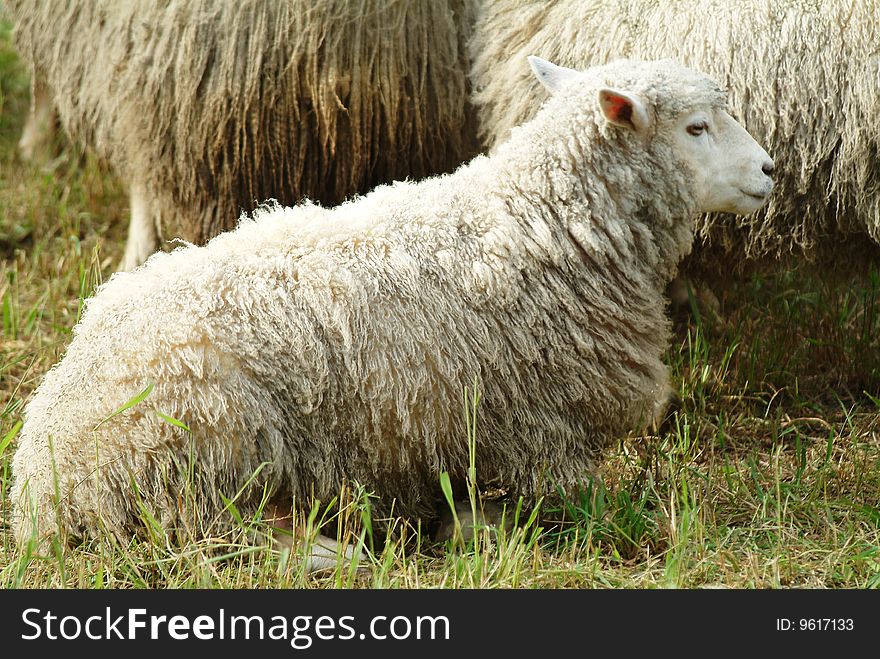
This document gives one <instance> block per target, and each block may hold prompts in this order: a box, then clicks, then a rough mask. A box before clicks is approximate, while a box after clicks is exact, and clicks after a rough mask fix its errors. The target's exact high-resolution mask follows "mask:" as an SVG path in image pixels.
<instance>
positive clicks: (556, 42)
mask: <svg viewBox="0 0 880 659" xmlns="http://www.w3.org/2000/svg"><path fill="white" fill-rule="evenodd" d="M878 44H880V4H878V3H877V2H875V1H873V0H872V1H864V0H849V1H846V2H844V1H839V2H820V1H819V0H766V1H763V2H753V1H752V0H677V1H676V2H666V1H661V0H634V1H631V2H625V3H619V2H614V3H609V2H583V1H582V0H529V1H528V2H523V1H522V0H493V1H492V2H486V3H483V5H482V6H481V9H480V13H479V16H478V20H477V23H476V25H475V28H474V36H473V38H472V41H471V44H470V45H471V54H472V57H473V67H472V70H471V73H472V84H473V85H474V88H475V93H474V100H475V104H476V105H477V106H478V112H479V116H480V132H481V136H482V139H483V141H484V143H485V144H486V145H487V146H491V145H493V144H498V143H501V142H503V141H504V140H505V139H506V137H507V135H508V133H509V132H510V129H511V127H513V126H516V125H518V124H520V123H522V122H524V121H526V120H528V119H529V118H530V117H532V116H534V113H535V109H536V108H537V107H538V105H540V102H541V101H542V100H543V99H544V98H545V96H546V94H545V92H544V90H543V89H541V87H540V85H535V84H534V81H533V80H530V79H529V77H528V76H526V75H523V72H522V71H521V70H520V69H519V68H518V67H517V66H515V64H512V63H513V62H516V60H517V58H519V57H524V56H525V55H527V54H530V53H533V52H538V53H542V54H544V55H546V56H547V57H550V58H552V59H553V60H554V61H558V62H559V63H560V64H564V65H565V66H571V67H576V68H584V67H587V66H591V65H595V64H602V63H604V62H608V61H612V60H615V59H618V58H621V57H632V58H636V59H656V58H666V57H670V58H673V59H676V60H678V61H680V62H682V63H683V64H684V65H686V66H690V67H692V68H695V69H698V70H700V71H705V72H706V73H707V74H709V75H711V76H712V77H714V78H715V79H716V80H718V81H720V82H721V84H722V85H724V86H725V88H727V89H728V92H729V98H730V106H731V107H730V112H731V114H732V115H733V116H734V117H735V118H736V119H737V120H738V121H739V122H740V123H742V125H743V126H744V127H745V128H746V130H748V131H749V132H750V133H751V134H752V135H754V136H755V138H756V139H757V140H758V141H759V142H760V143H761V144H762V145H763V146H764V147H765V148H766V149H767V150H768V151H769V152H770V153H772V154H773V158H774V160H775V161H776V165H777V168H778V175H777V176H776V177H775V178H776V189H775V192H774V194H773V196H772V197H771V198H770V200H769V201H768V203H767V205H766V207H765V208H764V209H763V210H762V211H761V212H759V213H755V214H754V215H751V216H749V218H748V219H745V220H741V221H739V222H735V221H733V220H732V219H731V218H719V217H704V218H700V220H699V224H698V230H697V235H698V237H699V238H701V239H702V240H701V241H700V242H703V243H704V244H703V245H699V246H698V247H697V248H695V254H694V257H696V258H697V260H698V263H697V265H700V266H704V267H705V266H710V268H711V270H714V271H715V272H717V271H719V270H720V272H721V273H722V275H723V276H726V275H728V274H729V272H730V269H731V268H734V267H736V266H737V265H739V264H745V263H747V262H746V261H745V259H744V258H743V256H749V257H752V258H753V259H755V260H754V261H749V263H755V264H757V265H761V264H762V262H763V264H764V265H771V266H772V265H773V262H774V261H775V260H776V259H779V258H783V259H788V258H792V259H801V260H802V259H806V260H812V261H815V262H818V263H820V264H822V266H823V267H825V272H830V271H831V270H835V271H839V270H840V269H841V268H848V267H850V266H863V265H865V264H866V263H871V262H874V263H876V259H877V256H878V254H880V250H878V243H880V156H878V153H880V121H878V119H877V110H878V107H880V50H878ZM841 253H845V254H846V255H847V258H846V259H841V258H840V255H841ZM865 257H867V258H865ZM712 261H714V267H711V266H712ZM829 264H830V265H831V266H832V267H827V266H828V265H829Z"/></svg>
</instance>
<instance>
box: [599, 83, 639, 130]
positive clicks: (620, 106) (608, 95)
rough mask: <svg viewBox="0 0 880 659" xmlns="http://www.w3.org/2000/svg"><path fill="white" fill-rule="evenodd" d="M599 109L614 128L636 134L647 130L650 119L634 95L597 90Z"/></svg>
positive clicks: (607, 89)
mask: <svg viewBox="0 0 880 659" xmlns="http://www.w3.org/2000/svg"><path fill="white" fill-rule="evenodd" d="M599 107H600V108H601V109H602V114H604V115H605V118H606V119H607V120H608V121H610V122H611V123H612V124H614V125H615V126H623V127H624V128H629V129H630V130H634V131H636V132H637V133H641V132H643V131H645V130H647V128H648V125H649V124H650V123H651V119H650V118H649V117H648V111H647V110H646V109H645V106H644V104H643V103H642V101H641V99H639V97H638V96H636V95H635V94H630V93H629V92H624V91H621V90H619V89H611V88H610V87H605V88H604V89H600V90H599Z"/></svg>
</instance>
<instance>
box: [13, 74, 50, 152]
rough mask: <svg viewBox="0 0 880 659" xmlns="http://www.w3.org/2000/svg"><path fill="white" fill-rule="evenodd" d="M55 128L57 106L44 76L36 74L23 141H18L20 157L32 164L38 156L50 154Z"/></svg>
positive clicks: (23, 131)
mask: <svg viewBox="0 0 880 659" xmlns="http://www.w3.org/2000/svg"><path fill="white" fill-rule="evenodd" d="M54 127H55V106H54V105H53V104H52V95H51V94H50V93H49V87H48V86H47V85H46V83H45V81H44V80H43V79H42V76H40V75H38V74H37V73H36V72H34V75H33V78H32V79H31V107H30V111H29V112H28V116H27V120H26V121H25V124H24V129H23V130H22V132H21V139H19V140H18V155H19V157H20V158H21V159H22V160H24V161H25V162H32V161H33V160H34V159H35V157H36V156H37V155H38V154H45V153H47V152H48V148H49V145H50V144H51V142H52V134H53V129H54Z"/></svg>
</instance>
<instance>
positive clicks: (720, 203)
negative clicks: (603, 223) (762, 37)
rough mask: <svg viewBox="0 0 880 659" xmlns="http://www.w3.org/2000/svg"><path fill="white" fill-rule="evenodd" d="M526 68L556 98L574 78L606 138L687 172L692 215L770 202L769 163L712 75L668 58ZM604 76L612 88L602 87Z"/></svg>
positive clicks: (747, 209) (742, 210) (539, 62)
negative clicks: (582, 85) (578, 66)
mask: <svg viewBox="0 0 880 659" xmlns="http://www.w3.org/2000/svg"><path fill="white" fill-rule="evenodd" d="M529 63H530V64H531V66H532V70H533V71H534V73H535V75H536V76H537V78H538V79H539V80H540V81H541V83H542V84H543V85H544V86H545V87H547V89H549V90H550V92H551V93H553V94H556V93H558V92H560V91H561V90H563V89H565V88H567V87H569V85H571V83H572V82H574V81H576V80H579V79H580V80H582V81H583V82H584V83H586V88H587V89H589V90H590V91H591V97H590V100H591V101H592V102H593V103H594V104H595V111H596V112H597V113H598V115H599V121H600V123H601V122H603V121H604V123H605V124H606V126H607V127H608V129H607V131H606V132H607V133H608V134H609V137H610V138H616V137H621V138H622V139H623V141H624V142H628V143H629V144H630V145H631V146H632V147H635V146H636V145H639V144H641V145H642V146H643V147H644V148H645V149H646V150H648V151H651V152H652V154H654V155H660V157H661V158H663V157H671V158H672V159H673V160H674V161H675V163H676V166H678V167H681V168H683V169H684V170H685V172H686V174H687V176H686V178H687V180H688V183H689V186H688V187H689V188H690V189H691V192H692V194H693V197H694V199H695V202H696V206H697V208H696V210H697V211H699V212H707V213H708V212H730V213H738V214H747V213H751V212H753V211H755V210H757V209H758V208H760V207H761V206H762V205H763V204H764V202H765V201H767V198H768V197H769V195H770V192H771V190H772V189H773V180H772V179H771V175H772V173H773V161H772V160H771V159H770V156H769V155H767V152H766V151H764V149H762V148H761V147H760V146H759V145H758V143H757V142H756V141H755V140H754V139H753V138H752V136H751V135H749V134H748V132H746V130H745V129H744V128H743V127H742V126H740V125H739V123H737V121H736V120H735V119H734V118H733V117H731V116H730V115H729V114H728V113H727V111H726V109H725V108H726V97H725V95H724V93H723V92H722V91H721V90H720V89H719V88H718V85H717V84H716V83H715V82H714V81H713V80H712V79H711V78H709V77H707V76H705V75H703V74H700V73H697V72H695V71H691V70H690V69H687V68H685V67H683V66H680V65H678V64H676V63H674V62H671V61H662V62H638V63H636V62H617V63H613V64H611V65H606V66H603V67H596V68H595V69H591V70H588V71H586V72H578V71H574V70H572V69H567V68H564V67H560V66H556V65H555V64H553V63H551V62H548V61H546V60H543V59H541V58H539V57H530V58H529ZM609 79H613V80H614V81H615V82H616V83H617V84H616V85H615V86H614V87H609V86H604V85H603V84H602V83H603V82H604V81H606V80H609ZM611 133H619V134H621V135H619V136H618V135H612V134H611ZM658 174H659V172H658Z"/></svg>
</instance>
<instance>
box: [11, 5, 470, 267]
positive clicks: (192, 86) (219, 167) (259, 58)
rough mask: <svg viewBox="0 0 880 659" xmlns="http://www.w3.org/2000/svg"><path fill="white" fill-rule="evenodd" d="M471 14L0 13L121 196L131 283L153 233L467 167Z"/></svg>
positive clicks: (439, 9) (466, 10)
mask: <svg viewBox="0 0 880 659" xmlns="http://www.w3.org/2000/svg"><path fill="white" fill-rule="evenodd" d="M475 2H476V0H442V1H441V0H438V1H432V2H422V1H421V0H366V1H365V2H361V3H352V2H349V1H348V0H326V1H322V2H320V3H313V2H309V1H308V0H284V1H279V2H258V1H256V0H244V1H242V0H220V1H218V0H187V1H186V2H181V1H170V2H169V1H168V0H142V1H140V2H118V1H117V0H78V1H74V2H67V3H58V2H54V1H53V0H5V2H4V4H5V7H6V9H7V12H8V14H9V16H10V18H11V19H12V21H13V22H14V24H15V39H16V43H17V45H18V47H19V49H20V51H21V52H22V54H23V56H24V57H25V59H26V60H28V61H29V63H30V65H31V67H32V70H33V73H34V81H35V83H34V88H35V90H36V91H39V90H40V89H48V90H51V100H52V101H53V102H54V104H55V106H56V107H57V109H58V113H59V117H60V121H61V124H62V125H63V126H64V128H65V129H66V130H67V132H68V133H69V134H70V135H71V137H72V138H73V139H74V140H75V141H78V142H80V143H82V144H85V145H87V146H89V147H91V148H92V149H94V151H95V152H96V153H97V154H98V155H99V156H100V157H101V158H102V159H103V160H105V161H107V162H108V163H109V164H110V165H111V166H112V167H113V168H114V169H115V170H116V171H117V173H118V174H119V175H120V176H121V177H122V179H123V180H124V181H126V182H127V184H128V186H129V192H130V198H131V199H130V200H131V226H130V229H129V239H128V243H127V246H126V250H125V257H124V259H123V263H122V267H123V268H125V269H129V268H132V267H134V266H136V265H138V264H140V263H141V262H143V260H144V259H145V258H146V257H147V256H149V254H151V253H152V252H153V251H155V249H157V248H158V246H159V239H160V236H161V237H162V238H165V239H169V238H182V239H184V240H186V241H190V242H194V243H203V242H204V241H206V240H208V239H209V238H211V237H213V236H214V235H216V234H217V233H219V232H220V231H223V230H226V229H230V228H232V227H233V226H234V225H235V222H236V220H237V218H238V216H239V214H240V213H241V212H242V210H245V211H249V210H252V209H253V208H254V207H255V206H256V205H257V204H258V203H261V202H262V201H263V200H265V199H268V198H274V199H277V200H279V201H280V202H281V203H284V204H293V203H295V202H297V201H299V200H300V199H302V198H304V197H308V198H310V199H313V200H317V201H320V202H322V203H325V204H331V205H332V204H337V203H339V202H341V201H342V200H344V199H345V198H347V197H349V196H351V195H353V194H355V193H358V192H365V191H367V190H368V189H370V188H372V187H373V186H374V185H376V184H378V183H382V182H389V181H391V180H394V179H398V178H404V177H406V176H412V177H422V176H425V175H427V174H431V173H436V172H440V171H448V170H450V169H452V168H454V167H456V166H457V165H459V164H460V163H461V162H462V161H463V160H466V159H467V158H469V157H471V156H472V155H474V153H475V152H476V149H477V141H476V137H475V125H474V121H473V119H472V118H471V115H472V112H469V111H467V98H468V94H469V88H468V84H467V68H468V66H467V63H466V53H465V50H466V46H465V44H466V41H467V39H468V37H469V29H470V26H471V25H472V23H473V20H474V18H473V16H474V3H475ZM46 101H47V99H45V98H42V97H41V98H38V97H37V95H36V94H35V97H34V103H33V111H32V115H31V120H30V121H29V122H28V126H27V128H26V131H25V134H24V135H23V141H22V145H21V152H22V153H23V155H25V156H27V155H28V153H29V152H31V153H32V151H33V146H32V145H33V143H35V142H37V141H39V138H40V124H41V122H40V116H39V112H40V111H41V110H46V109H48V107H49V103H47V102H46ZM29 130H30V131H31V132H30V133H29V132H28V131H29Z"/></svg>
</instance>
